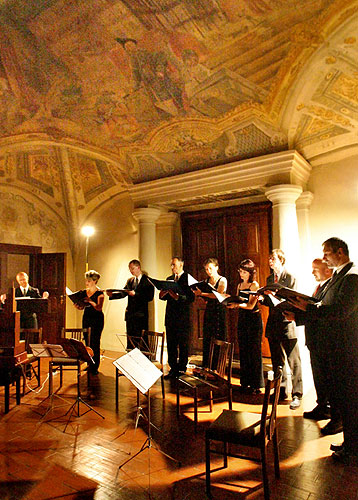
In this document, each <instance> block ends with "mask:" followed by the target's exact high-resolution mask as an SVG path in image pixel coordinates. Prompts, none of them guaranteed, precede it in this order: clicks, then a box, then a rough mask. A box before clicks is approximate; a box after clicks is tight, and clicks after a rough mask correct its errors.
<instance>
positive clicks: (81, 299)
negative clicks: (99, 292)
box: [66, 286, 89, 307]
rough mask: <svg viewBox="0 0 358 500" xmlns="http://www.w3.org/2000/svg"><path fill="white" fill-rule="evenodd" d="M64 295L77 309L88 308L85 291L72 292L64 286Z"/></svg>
mask: <svg viewBox="0 0 358 500" xmlns="http://www.w3.org/2000/svg"><path fill="white" fill-rule="evenodd" d="M66 295H67V297H68V298H69V299H70V300H72V302H73V303H74V304H76V305H77V306H79V307H88V306H89V304H88V302H87V300H86V299H88V296H87V291H86V290H78V291H77V292H72V291H71V290H70V289H69V288H68V287H67V286H66Z"/></svg>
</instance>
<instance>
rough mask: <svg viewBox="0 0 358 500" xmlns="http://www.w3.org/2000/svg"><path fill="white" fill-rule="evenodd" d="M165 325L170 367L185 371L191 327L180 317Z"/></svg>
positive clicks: (176, 370)
mask: <svg viewBox="0 0 358 500" xmlns="http://www.w3.org/2000/svg"><path fill="white" fill-rule="evenodd" d="M165 326H166V335H167V349H168V364H169V366H170V369H171V370H173V371H174V372H178V371H183V372H185V371H186V365H187V364H188V359H189V328H188V327H186V325H185V324H181V323H180V321H179V319H178V320H176V321H170V322H166V324H165Z"/></svg>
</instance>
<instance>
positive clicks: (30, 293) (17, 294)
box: [15, 286, 41, 299]
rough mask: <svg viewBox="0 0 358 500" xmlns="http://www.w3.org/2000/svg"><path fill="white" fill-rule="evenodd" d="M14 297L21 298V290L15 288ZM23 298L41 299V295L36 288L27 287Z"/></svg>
mask: <svg viewBox="0 0 358 500" xmlns="http://www.w3.org/2000/svg"><path fill="white" fill-rule="evenodd" d="M15 297H23V295H22V291H21V288H20V287H18V288H15ZM25 297H31V298H32V299H41V295H40V292H39V289H38V288H34V287H32V286H29V289H28V290H27V292H26V295H25Z"/></svg>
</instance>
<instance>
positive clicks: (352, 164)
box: [308, 155, 358, 263]
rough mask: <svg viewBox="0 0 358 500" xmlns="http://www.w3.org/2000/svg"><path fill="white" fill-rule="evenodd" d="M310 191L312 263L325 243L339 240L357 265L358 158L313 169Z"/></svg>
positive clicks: (319, 255) (346, 159) (320, 253)
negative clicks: (329, 239)
mask: <svg viewBox="0 0 358 500" xmlns="http://www.w3.org/2000/svg"><path fill="white" fill-rule="evenodd" d="M308 189H309V191H312V193H313V194H314V199H313V201H312V205H311V210H310V227H311V241H312V255H311V257H312V260H313V259H314V258H316V257H321V256H322V243H323V241H325V240H326V239H327V238H329V237H331V236H337V237H338V238H342V239H343V240H344V241H346V243H347V244H348V247H349V250H350V257H351V259H352V260H353V261H355V262H356V263H358V155H355V156H350V157H349V158H345V159H342V160H340V161H334V162H331V163H328V162H327V163H326V164H324V165H320V166H315V167H313V169H312V173H311V177H310V180H309V186H308Z"/></svg>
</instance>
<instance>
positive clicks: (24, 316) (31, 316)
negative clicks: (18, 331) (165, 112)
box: [15, 271, 49, 329]
mask: <svg viewBox="0 0 358 500" xmlns="http://www.w3.org/2000/svg"><path fill="white" fill-rule="evenodd" d="M16 281H17V282H18V284H19V285H20V286H19V287H18V288H16V289H15V297H31V298H32V299H41V298H42V299H47V298H48V296H49V293H48V292H44V293H43V294H42V296H41V294H40V292H39V289H38V288H34V287H32V286H30V285H29V277H28V275H27V274H26V273H25V272H23V271H21V272H20V273H18V274H17V275H16ZM20 328H26V329H27V328H38V322H37V316H36V313H32V312H25V311H21V315H20Z"/></svg>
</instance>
